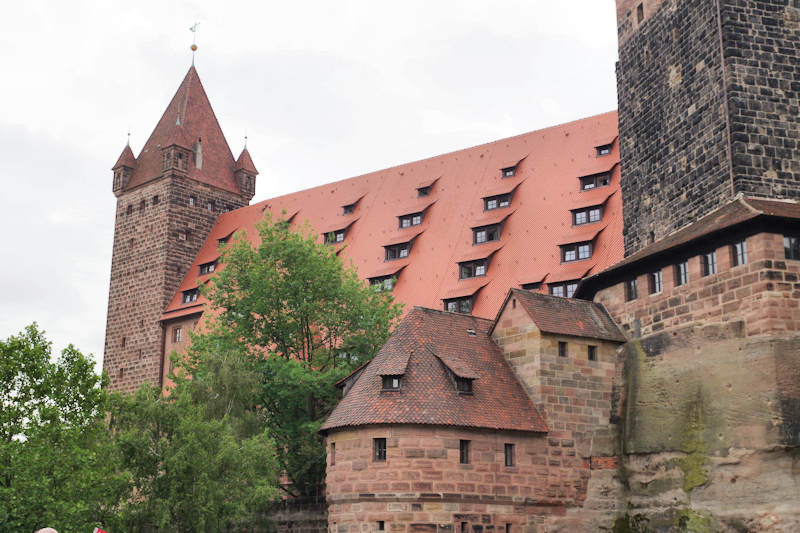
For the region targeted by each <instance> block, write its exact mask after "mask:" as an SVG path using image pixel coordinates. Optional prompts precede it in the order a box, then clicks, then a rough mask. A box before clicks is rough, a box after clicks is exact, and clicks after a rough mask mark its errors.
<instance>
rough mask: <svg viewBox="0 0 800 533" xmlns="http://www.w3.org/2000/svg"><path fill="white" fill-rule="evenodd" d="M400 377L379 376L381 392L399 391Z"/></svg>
mask: <svg viewBox="0 0 800 533" xmlns="http://www.w3.org/2000/svg"><path fill="white" fill-rule="evenodd" d="M400 378H401V376H381V390H384V391H398V390H400Z"/></svg>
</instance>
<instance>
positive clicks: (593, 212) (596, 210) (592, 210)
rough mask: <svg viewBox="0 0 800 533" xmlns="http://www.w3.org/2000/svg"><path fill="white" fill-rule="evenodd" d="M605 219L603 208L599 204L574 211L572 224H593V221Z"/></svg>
mask: <svg viewBox="0 0 800 533" xmlns="http://www.w3.org/2000/svg"><path fill="white" fill-rule="evenodd" d="M602 219H603V208H602V207H600V206H599V205H598V206H594V207H587V208H585V209H577V210H575V211H573V212H572V224H573V225H574V226H581V225H583V224H591V223H593V222H600V221H601V220H602Z"/></svg>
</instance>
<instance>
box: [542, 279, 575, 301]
mask: <svg viewBox="0 0 800 533" xmlns="http://www.w3.org/2000/svg"><path fill="white" fill-rule="evenodd" d="M578 283H580V280H574V279H571V280H567V281H560V282H558V283H549V284H548V286H547V289H548V291H547V292H548V293H549V294H550V296H558V297H559V298H572V297H573V296H574V295H575V291H576V290H577V289H578ZM556 289H561V290H560V291H557V290H556ZM556 292H561V294H556Z"/></svg>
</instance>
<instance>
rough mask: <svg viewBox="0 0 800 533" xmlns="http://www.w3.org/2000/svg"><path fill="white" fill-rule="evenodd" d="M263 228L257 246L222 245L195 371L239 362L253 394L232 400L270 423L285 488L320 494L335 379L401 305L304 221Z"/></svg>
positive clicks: (364, 353)
mask: <svg viewBox="0 0 800 533" xmlns="http://www.w3.org/2000/svg"><path fill="white" fill-rule="evenodd" d="M257 229H258V237H259V240H258V244H257V245H255V246H254V245H251V244H250V242H249V240H248V239H246V238H239V239H237V240H235V241H234V242H233V243H232V244H231V245H230V246H228V247H226V248H224V249H223V251H222V261H221V262H222V263H223V264H224V265H225V266H224V268H223V269H221V270H218V271H217V274H216V275H215V277H214V278H212V281H211V283H210V286H209V287H207V288H206V289H204V292H205V295H206V296H207V297H208V298H209V300H210V302H211V306H212V308H213V312H214V313H215V315H216V318H215V319H213V320H210V321H209V323H208V324H207V327H206V332H205V333H203V334H201V335H193V336H192V347H191V348H190V351H189V357H188V360H189V361H190V363H189V366H190V368H189V371H190V372H191V373H192V375H194V376H201V377H203V379H205V376H210V375H214V374H215V373H218V372H219V370H218V369H219V368H220V360H221V359H226V358H227V359H231V360H237V361H240V362H241V364H240V365H239V366H237V367H236V368H237V369H238V370H237V371H239V372H242V374H243V375H245V374H246V375H249V376H250V377H249V378H247V379H245V380H244V381H245V382H246V383H247V384H248V385H247V386H246V387H245V389H246V390H247V391H251V392H250V393H247V394H245V393H241V391H240V394H239V395H238V396H236V397H235V398H233V397H232V396H229V401H227V403H226V404H225V405H227V406H230V408H231V409H232V412H237V413H239V414H240V415H245V414H247V416H250V417H251V422H252V420H253V419H257V420H260V421H262V423H264V424H265V425H266V427H267V428H268V429H269V433H270V435H271V436H272V437H273V438H274V439H275V443H276V450H277V454H278V458H279V463H280V466H281V467H282V468H283V469H284V471H285V472H286V473H287V474H288V477H289V479H291V484H289V485H284V486H283V488H284V490H286V491H287V492H288V493H289V494H290V495H292V496H294V497H299V498H303V497H313V496H316V495H319V491H320V489H321V486H322V482H323V480H324V475H325V448H324V441H323V439H322V437H321V436H320V435H319V434H318V433H317V431H318V430H319V428H320V426H321V424H322V422H323V421H324V420H325V418H327V416H328V415H329V414H330V412H331V410H332V409H333V407H335V405H336V402H337V401H338V393H337V391H336V389H335V387H334V386H333V385H334V383H336V381H338V380H339V379H341V378H342V377H344V376H346V375H347V374H349V373H350V372H351V371H352V370H353V369H354V368H355V367H357V366H358V365H360V364H362V363H363V362H364V361H366V360H368V359H369V358H371V357H372V356H373V355H374V354H375V352H376V351H377V350H378V349H379V348H380V347H381V346H382V345H383V343H384V342H386V339H387V338H388V337H389V333H390V331H391V327H392V325H393V322H394V320H395V319H396V318H397V317H398V316H399V315H400V311H401V308H400V306H399V305H398V304H395V303H394V302H393V299H392V297H391V294H390V293H389V292H386V291H382V290H379V288H376V287H370V286H368V285H366V284H365V283H364V282H363V281H361V280H360V279H359V278H358V275H357V273H356V272H355V271H354V270H353V269H352V268H346V267H345V266H344V265H343V264H342V262H341V260H340V259H339V257H338V256H337V255H336V251H335V248H334V247H333V246H326V245H323V244H318V243H317V242H316V235H315V234H313V233H312V232H311V230H310V229H309V228H308V227H307V226H306V228H305V230H304V231H302V232H300V233H295V232H293V231H290V229H289V227H288V224H286V223H285V222H283V221H281V220H278V221H273V220H272V219H271V218H270V217H269V216H267V217H266V218H265V220H263V221H262V222H261V223H259V224H258V226H257ZM212 367H214V368H217V370H213V368H212ZM217 389H218V388H217Z"/></svg>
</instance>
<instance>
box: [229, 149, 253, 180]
mask: <svg viewBox="0 0 800 533" xmlns="http://www.w3.org/2000/svg"><path fill="white" fill-rule="evenodd" d="M234 170H244V171H246V172H249V173H250V174H253V175H254V176H257V175H258V170H256V166H255V165H254V164H253V159H252V158H251V157H250V152H248V151H247V147H245V148H244V150H242V153H241V154H239V159H237V160H236V167H234Z"/></svg>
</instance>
